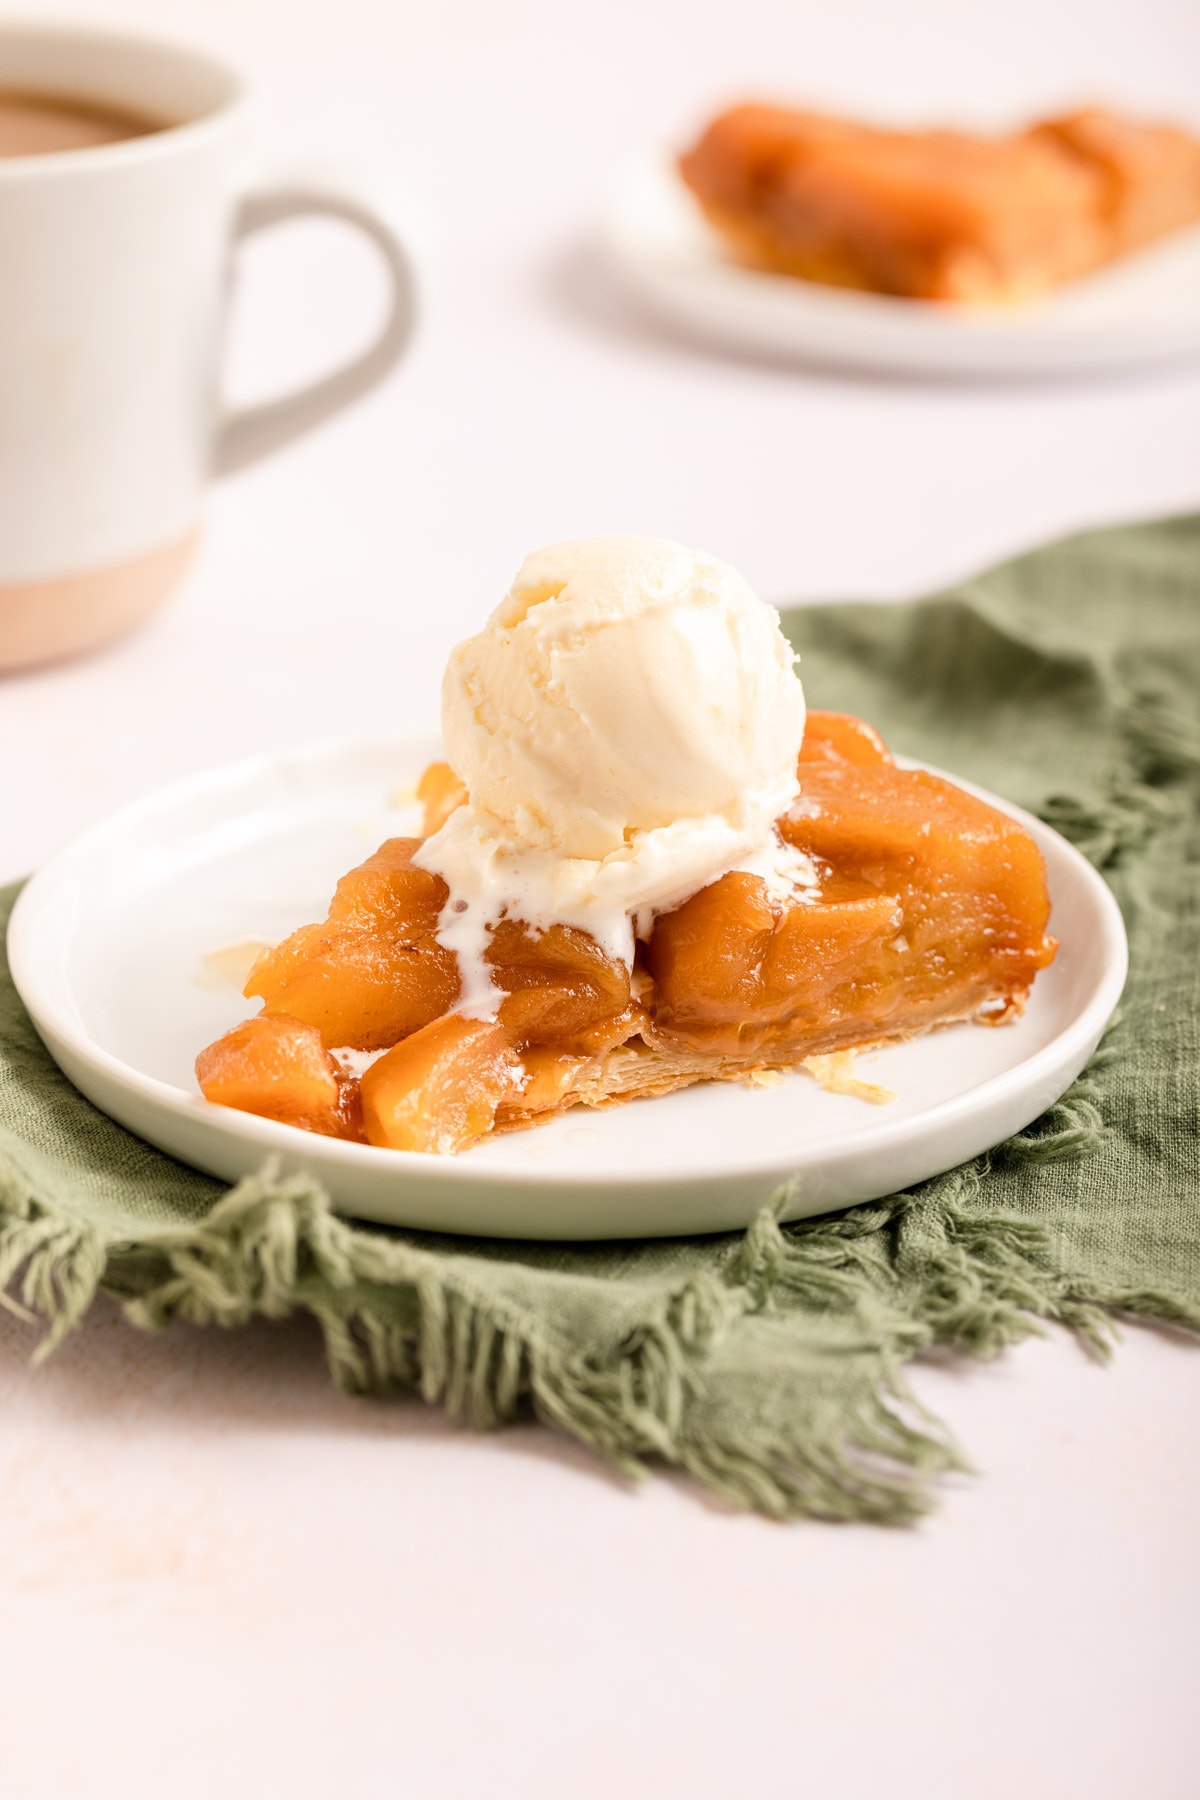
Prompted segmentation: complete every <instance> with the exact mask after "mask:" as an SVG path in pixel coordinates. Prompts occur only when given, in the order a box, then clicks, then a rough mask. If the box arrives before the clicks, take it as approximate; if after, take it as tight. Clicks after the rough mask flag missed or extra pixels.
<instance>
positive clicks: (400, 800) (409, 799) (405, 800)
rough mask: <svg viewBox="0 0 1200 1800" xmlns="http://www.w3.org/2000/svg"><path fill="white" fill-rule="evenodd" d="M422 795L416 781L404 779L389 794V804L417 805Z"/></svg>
mask: <svg viewBox="0 0 1200 1800" xmlns="http://www.w3.org/2000/svg"><path fill="white" fill-rule="evenodd" d="M419 798H420V796H419V795H418V793H417V784H416V782H415V781H402V782H401V783H400V786H399V787H395V788H393V789H392V791H391V793H390V794H389V795H388V805H389V806H415V805H416V803H417V800H418V799H419Z"/></svg>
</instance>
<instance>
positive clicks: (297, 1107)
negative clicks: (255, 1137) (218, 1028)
mask: <svg viewBox="0 0 1200 1800" xmlns="http://www.w3.org/2000/svg"><path fill="white" fill-rule="evenodd" d="M196 1079H197V1081H198V1082H199V1083H200V1091H201V1093H202V1094H203V1095H204V1098H205V1099H206V1100H212V1101H214V1102H215V1103H216V1104H217V1105H218V1106H236V1107H237V1108H238V1109H239V1111H241V1112H250V1113H257V1114H258V1115H259V1116H260V1117H261V1118H264V1119H277V1120H278V1121H279V1122H280V1123H281V1124H283V1125H299V1126H300V1127H301V1128H302V1129H303V1130H305V1131H319V1132H321V1133H322V1134H323V1135H324V1136H326V1137H358V1136H359V1135H360V1133H359V1131H358V1126H357V1116H356V1115H357V1096H356V1095H355V1093H354V1091H353V1090H354V1088H355V1087H356V1086H357V1084H356V1083H353V1082H351V1081H349V1080H347V1079H346V1078H344V1077H343V1076H342V1075H341V1073H340V1071H339V1070H338V1068H337V1065H336V1064H335V1063H334V1061H333V1058H332V1057H331V1056H330V1055H329V1053H328V1052H327V1051H326V1050H325V1048H324V1046H323V1045H322V1043H321V1036H320V1033H319V1032H318V1031H317V1030H316V1029H315V1028H314V1027H313V1026H311V1025H305V1024H303V1023H302V1022H301V1021H300V1020H299V1019H290V1018H287V1017H285V1016H284V1015H283V1014H280V1013H275V1014H267V1013H260V1014H259V1015H258V1017H257V1018H256V1019H247V1020H246V1021H245V1022H244V1023H243V1024H241V1025H235V1026H234V1028H233V1030H232V1031H227V1032H226V1033H225V1036H224V1037H222V1038H218V1039H217V1041H216V1043H214V1044H210V1045H209V1046H208V1048H207V1049H206V1050H202V1051H201V1052H200V1054H199V1056H198V1057H197V1058H196Z"/></svg>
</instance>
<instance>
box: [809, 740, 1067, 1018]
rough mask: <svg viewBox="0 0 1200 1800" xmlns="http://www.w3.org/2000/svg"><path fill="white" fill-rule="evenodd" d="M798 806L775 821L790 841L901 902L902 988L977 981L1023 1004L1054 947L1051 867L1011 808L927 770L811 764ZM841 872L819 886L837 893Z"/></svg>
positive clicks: (958, 987)
mask: <svg viewBox="0 0 1200 1800" xmlns="http://www.w3.org/2000/svg"><path fill="white" fill-rule="evenodd" d="M804 800H805V802H806V804H805V806H804V807H803V808H802V809H798V811H797V812H796V814H795V815H794V816H792V815H789V816H788V817H787V818H785V819H783V820H782V821H781V822H780V829H781V831H782V833H783V835H784V837H785V838H786V839H787V841H788V842H789V843H791V844H793V845H795V846H796V848H797V849H800V850H803V851H806V852H807V853H808V854H809V855H810V856H812V857H814V858H815V859H816V860H817V861H818V863H824V864H827V865H829V866H830V867H831V868H832V869H836V871H837V877H836V882H849V883H851V884H857V883H863V882H865V883H867V884H869V885H870V886H871V887H873V888H875V889H876V890H877V891H882V892H886V893H889V894H891V895H893V896H894V897H895V898H896V899H897V900H898V901H899V903H900V906H901V908H902V910H903V915H904V923H903V940H904V941H903V946H902V953H903V957H904V962H905V977H904V979H905V991H906V994H907V995H908V997H909V998H910V999H911V1000H925V1001H928V1002H931V1003H932V1002H936V1000H937V997H938V996H939V995H945V996H948V997H950V998H953V996H954V995H955V994H956V993H957V994H959V995H960V996H961V995H962V994H963V993H964V992H965V991H967V990H968V989H971V988H973V989H974V990H976V991H977V993H978V1000H979V1004H981V1005H982V1004H983V1002H984V1001H985V1000H987V999H989V998H991V997H996V998H1000V999H1003V1000H1005V1002H1006V1007H1005V1008H1000V1009H997V1010H996V1011H995V1012H994V1013H993V1014H991V1015H989V1016H992V1017H994V1018H999V1017H1002V1016H1003V1015H1004V1011H1005V1010H1008V1009H1009V1007H1008V1003H1009V1002H1011V1003H1012V1007H1014V1008H1015V1010H1018V1011H1019V1010H1020V1006H1021V1004H1023V1001H1024V997H1025V994H1026V993H1027V991H1028V989H1029V986H1030V983H1031V982H1032V981H1033V978H1034V976H1035V975H1036V974H1037V972H1038V970H1039V969H1044V968H1045V967H1046V965H1047V964H1048V963H1049V962H1050V961H1051V959H1052V958H1053V955H1054V950H1055V944H1054V940H1053V939H1052V938H1049V937H1047V936H1046V925H1047V922H1048V920H1049V916H1050V897H1049V894H1048V892H1047V889H1046V867H1045V864H1044V862H1043V861H1042V855H1041V852H1040V851H1039V849H1038V847H1037V845H1036V844H1035V843H1034V841H1033V839H1032V838H1031V837H1030V835H1029V833H1028V832H1027V831H1026V830H1025V829H1024V827H1023V826H1021V825H1019V824H1018V823H1017V822H1016V820H1015V819H1010V818H1009V817H1008V816H1007V815H1006V814H1005V813H1002V812H998V811H997V810H996V808H995V807H992V806H988V805H987V804H986V803H985V802H984V801H982V800H977V799H976V798H975V797H974V796H973V795H972V794H968V793H966V792H965V791H964V789H962V788H959V787H956V786H954V784H953V783H952V782H949V781H943V780H942V779H941V778H940V777H939V776H936V775H928V774H926V773H925V772H924V771H922V770H908V769H897V768H894V767H893V768H889V767H880V768H876V769H868V768H848V767H843V768H833V767H829V768H821V767H818V766H816V765H813V766H810V767H808V768H806V770H805V773H804ZM836 882H834V883H832V884H831V883H830V882H826V884H825V886H824V888H823V892H824V893H833V892H834V891H835V889H836Z"/></svg>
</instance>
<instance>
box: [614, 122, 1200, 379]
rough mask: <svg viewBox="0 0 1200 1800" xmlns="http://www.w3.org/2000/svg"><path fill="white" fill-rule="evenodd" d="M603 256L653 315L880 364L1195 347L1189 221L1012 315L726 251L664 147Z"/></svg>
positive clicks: (1198, 244) (984, 364)
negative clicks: (805, 276)
mask: <svg viewBox="0 0 1200 1800" xmlns="http://www.w3.org/2000/svg"><path fill="white" fill-rule="evenodd" d="M602 224H603V233H604V240H605V243H606V246H607V248H608V251H609V254H610V255H611V257H612V258H613V260H614V261H615V263H616V264H617V266H618V268H619V269H620V271H621V273H622V275H623V276H624V278H625V280H626V282H627V284H628V285H629V286H630V288H631V289H632V290H633V292H634V293H635V294H636V296H637V297H638V298H639V299H640V300H641V301H642V303H643V304H644V305H645V306H646V307H648V308H649V309H650V311H652V312H653V313H654V314H655V315H656V317H657V318H658V319H659V320H660V321H662V322H664V323H666V324H668V325H672V326H676V327H682V329H683V330H684V331H685V332H687V333H688V335H690V336H692V337H697V338H700V339H702V340H705V341H707V342H709V343H712V344H716V345H719V346H721V347H722V348H724V349H731V350H737V351H742V352H748V353H750V354H752V355H757V356H766V357H771V358H778V359H784V360H787V361H789V362H801V363H809V364H812V363H829V364H835V365H839V366H843V367H848V368H860V369H870V370H877V371H882V372H886V373H890V374H918V375H944V376H982V377H988V378H996V377H1005V376H1031V375H1032V376H1051V375H1068V374H1073V373H1076V372H1080V373H1082V372H1084V371H1090V370H1104V369H1121V368H1126V367H1136V366H1138V365H1141V364H1146V363H1153V362H1160V361H1162V360H1164V359H1166V358H1170V357H1180V356H1186V355H1194V354H1196V353H1197V352H1200V229H1195V228H1194V229H1192V230H1189V231H1185V232H1180V233H1179V234H1178V235H1177V236H1175V237H1173V238H1168V239H1166V240H1165V241H1164V242H1163V243H1161V244H1158V245H1155V246H1153V247H1152V248H1150V249H1148V250H1143V251H1141V252H1139V253H1138V254H1136V255H1134V256H1131V257H1128V258H1126V259H1125V260H1124V261H1122V262H1120V263H1115V264H1114V265H1113V266H1112V267H1111V268H1110V269H1105V270H1103V271H1101V272H1100V273H1099V274H1097V275H1092V276H1089V277H1087V278H1086V279H1084V280H1082V281H1077V282H1074V283H1072V284H1071V285H1070V286H1068V287H1065V288H1063V289H1062V290H1061V291H1060V292H1059V293H1058V294H1056V295H1055V296H1054V297H1053V298H1051V299H1047V300H1043V301H1040V302H1036V303H1034V304H1031V305H1029V306H1026V307H1021V308H1015V307H1014V308H1013V309H1012V310H1011V311H1010V312H1000V311H994V312H989V311H982V310H980V311H978V312H971V311H968V310H966V309H952V308H950V307H948V306H941V305H938V304H936V303H934V302H930V301H922V300H901V299H891V298H889V297H888V296H886V295H883V294H864V293H856V292H853V291H851V290H849V289H842V288H832V287H821V286H818V285H817V284H816V283H814V282H807V281H798V280H796V279H795V278H794V277H792V276H788V275H771V274H766V273H763V272H760V271H758V270H754V269H748V268H743V267H742V266H740V265H739V264H738V263H736V262H734V261H733V260H731V258H730V257H729V256H728V255H727V253H726V251H725V249H724V246H723V244H722V242H721V240H720V238H719V237H718V236H717V234H716V233H715V232H714V231H713V230H712V229H711V227H710V226H709V225H708V223H707V221H706V220H705V218H704V216H703V214H702V213H701V211H700V209H699V207H698V206H697V205H696V203H695V201H694V200H693V199H692V196H691V194H690V193H689V192H688V190H687V188H686V187H685V186H684V184H683V182H682V181H681V180H680V179H679V177H678V176H677V175H676V173H675V170H674V167H673V164H672V162H671V160H670V158H669V157H668V156H666V155H662V156H645V157H642V158H639V159H638V160H637V161H634V162H630V163H628V164H626V165H625V166H624V168H623V169H622V170H621V171H620V173H619V174H618V176H617V177H616V179H615V180H614V183H613V186H612V189H611V192H610V194H609V196H608V200H607V204H606V205H605V208H604V212H603V215H602Z"/></svg>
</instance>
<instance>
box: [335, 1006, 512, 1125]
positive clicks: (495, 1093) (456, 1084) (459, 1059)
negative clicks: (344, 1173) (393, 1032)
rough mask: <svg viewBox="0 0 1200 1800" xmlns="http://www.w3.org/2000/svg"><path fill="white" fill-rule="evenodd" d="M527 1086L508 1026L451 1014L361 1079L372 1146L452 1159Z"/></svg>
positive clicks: (382, 1059) (416, 1034)
mask: <svg viewBox="0 0 1200 1800" xmlns="http://www.w3.org/2000/svg"><path fill="white" fill-rule="evenodd" d="M519 1080H520V1064H519V1063H518V1061H517V1059H516V1057H515V1055H514V1054H513V1051H512V1048H511V1046H510V1044H509V1040H508V1035H507V1033H506V1032H505V1030H504V1027H503V1026H502V1025H499V1024H496V1023H495V1022H494V1021H491V1020H483V1019H464V1018H463V1017H462V1016H461V1015H460V1014H457V1013H449V1014H447V1015H446V1017H445V1018H441V1019H435V1020H434V1021H433V1023H432V1024H430V1025H425V1026H422V1028H421V1030H420V1031H415V1032H414V1033H413V1034H412V1036H411V1037H409V1038H406V1039H405V1040H404V1042H403V1043H402V1044H397V1045H396V1047H395V1049H394V1050H389V1051H388V1052H387V1054H386V1055H385V1056H381V1057H380V1058H379V1060H378V1062H374V1063H372V1064H371V1067H370V1068H369V1069H368V1070H367V1071H366V1073H365V1075H364V1076H363V1078H362V1109H363V1127H364V1130H365V1132H366V1136H367V1142H368V1143H370V1144H377V1145H380V1146H382V1147H383V1148H385V1149H389V1150H427V1151H432V1152H433V1153H435V1154H436V1155H439V1156H452V1155H453V1154H454V1153H455V1152H456V1151H458V1150H465V1149H466V1148H467V1146H468V1145H469V1144H473V1143H475V1142H476V1140H477V1139H479V1138H481V1137H484V1136H486V1134H487V1133H488V1132H489V1131H490V1130H491V1128H492V1121H493V1119H494V1118H495V1116H496V1107H497V1106H498V1105H499V1103H500V1101H501V1100H502V1099H503V1098H505V1097H506V1096H507V1095H509V1094H511V1093H512V1092H513V1091H514V1089H515V1087H516V1085H517V1083H518V1082H519Z"/></svg>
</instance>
